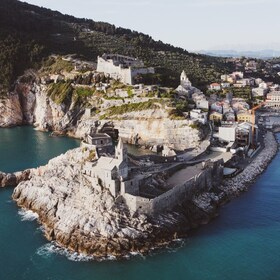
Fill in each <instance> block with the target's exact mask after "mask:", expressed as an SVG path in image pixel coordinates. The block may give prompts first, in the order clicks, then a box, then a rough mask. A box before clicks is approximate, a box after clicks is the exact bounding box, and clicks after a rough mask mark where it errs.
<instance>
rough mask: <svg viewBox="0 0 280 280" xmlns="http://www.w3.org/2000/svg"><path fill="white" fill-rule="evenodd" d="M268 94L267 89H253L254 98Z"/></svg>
mask: <svg viewBox="0 0 280 280" xmlns="http://www.w3.org/2000/svg"><path fill="white" fill-rule="evenodd" d="M267 92H268V90H267V89H265V88H261V87H258V88H253V89H252V94H253V96H264V95H265V94H266V93H267Z"/></svg>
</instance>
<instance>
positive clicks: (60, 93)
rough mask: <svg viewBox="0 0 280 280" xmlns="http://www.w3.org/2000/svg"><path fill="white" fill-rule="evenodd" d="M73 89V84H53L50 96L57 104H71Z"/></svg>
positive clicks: (49, 92)
mask: <svg viewBox="0 0 280 280" xmlns="http://www.w3.org/2000/svg"><path fill="white" fill-rule="evenodd" d="M72 94H73V87H72V86H71V83H70V82H68V83H62V82H61V83H57V84H51V85H49V88H48V96H49V97H50V98H51V100H52V101H53V102H55V103H56V104H61V103H69V102H70V101H71V99H72Z"/></svg>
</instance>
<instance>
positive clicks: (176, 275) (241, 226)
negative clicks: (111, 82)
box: [0, 127, 280, 280]
mask: <svg viewBox="0 0 280 280" xmlns="http://www.w3.org/2000/svg"><path fill="white" fill-rule="evenodd" d="M278 138H279V139H278V140H280V137H279V136H278ZM77 146H79V142H78V141H77V140H74V139H71V138H64V137H51V136H50V135H49V133H43V132H38V131H35V130H34V129H33V128H32V127H20V128H12V129H0V170H1V171H4V172H12V171H18V170H22V169H26V168H30V167H37V166H40V165H44V164H46V163H47V162H48V160H49V159H51V158H53V157H55V156H57V155H59V154H61V153H64V152H65V151H67V150H69V149H72V148H75V147H77ZM12 192H13V188H5V189H1V190H0V280H23V279H24V280H114V279H116V280H118V279H119V280H133V279H135V280H136V279H137V280H138V279H139V280H149V279H151V280H157V279H160V280H165V279H170V280H171V279H172V280H173V279H174V280H177V279H178V280H181V279H182V280H204V279H205V280H214V279H216V280H237V279H238V280H242V279H244V280H245V279H253V280H279V279H280V153H278V154H277V156H276V157H275V159H274V160H273V162H272V163H271V164H270V165H269V167H268V168H267V170H266V171H265V172H264V173H263V174H262V175H261V176H260V177H259V178H258V179H257V181H256V183H254V184H253V185H252V187H251V188H250V189H249V191H248V192H246V193H244V194H242V195H241V196H240V197H239V198H236V199H235V200H233V201H232V202H230V203H228V204H227V205H225V206H223V207H222V208H221V209H220V214H219V216H218V217H217V218H216V219H214V220H213V221H212V222H210V223H209V224H208V225H204V226H202V227H200V228H198V229H196V230H193V231H192V232H191V233H190V234H189V236H188V237H187V238H185V239H183V240H177V242H176V246H172V247H169V248H165V249H162V250H160V251H156V252H153V253H151V254H150V255H149V256H142V255H138V254H132V255H130V256H127V259H125V260H121V261H116V260H114V259H113V258H108V259H107V260H104V261H102V262H100V261H99V262H98V261H95V260H92V259H88V258H87V257H86V256H82V255H78V254H71V253H70V252H68V251H66V250H63V249H61V248H59V247H57V246H56V245H55V244H54V243H51V242H48V241H47V240H46V239H45V238H44V236H43V232H42V231H43V229H42V228H41V227H40V225H39V224H38V222H37V216H36V215H35V214H34V213H32V212H31V211H23V210H21V209H19V208H18V207H17V206H16V204H15V203H14V202H13V201H12V199H11V195H12Z"/></svg>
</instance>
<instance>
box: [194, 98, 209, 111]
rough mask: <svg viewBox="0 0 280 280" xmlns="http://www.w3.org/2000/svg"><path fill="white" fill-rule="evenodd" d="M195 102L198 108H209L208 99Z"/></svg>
mask: <svg viewBox="0 0 280 280" xmlns="http://www.w3.org/2000/svg"><path fill="white" fill-rule="evenodd" d="M195 104H196V108H197V109H203V110H207V111H208V110H209V101H208V100H206V99H201V100H197V101H196V102H195Z"/></svg>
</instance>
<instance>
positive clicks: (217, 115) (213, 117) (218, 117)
mask: <svg viewBox="0 0 280 280" xmlns="http://www.w3.org/2000/svg"><path fill="white" fill-rule="evenodd" d="M209 120H210V121H214V122H218V121H222V120H223V114H221V113H218V112H212V113H211V114H210V115H209Z"/></svg>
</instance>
